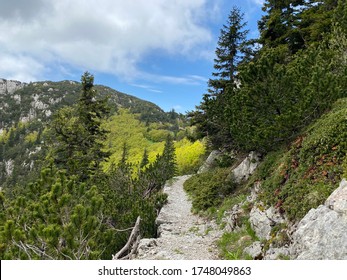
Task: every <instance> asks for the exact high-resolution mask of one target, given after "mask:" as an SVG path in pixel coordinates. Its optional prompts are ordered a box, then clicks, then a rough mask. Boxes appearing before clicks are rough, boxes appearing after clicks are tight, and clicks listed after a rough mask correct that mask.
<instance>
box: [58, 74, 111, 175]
mask: <svg viewBox="0 0 347 280" xmlns="http://www.w3.org/2000/svg"><path fill="white" fill-rule="evenodd" d="M93 83H94V77H93V76H92V75H90V74H89V73H88V72H86V73H84V75H83V76H82V92H81V95H80V98H79V102H78V104H77V106H76V107H75V108H74V107H65V108H63V109H61V110H60V111H58V113H57V114H56V115H55V117H54V119H53V122H52V132H51V133H52V136H51V138H52V139H51V145H53V146H54V148H53V149H54V150H53V151H52V157H53V160H54V162H55V164H57V166H58V167H60V168H61V169H66V170H67V172H68V174H69V175H78V176H79V178H80V179H81V180H85V179H86V178H88V177H89V176H91V175H93V174H94V173H95V172H98V171H99V166H100V163H101V162H102V161H104V160H105V158H107V157H108V156H109V154H108V153H107V152H105V151H104V150H103V144H102V141H105V139H106V133H107V131H106V130H105V129H104V128H103V127H102V126H101V122H102V120H103V119H105V118H106V117H107V114H108V108H107V105H106V102H107V100H106V99H97V93H96V91H95V90H94V88H93V87H94V85H93Z"/></svg>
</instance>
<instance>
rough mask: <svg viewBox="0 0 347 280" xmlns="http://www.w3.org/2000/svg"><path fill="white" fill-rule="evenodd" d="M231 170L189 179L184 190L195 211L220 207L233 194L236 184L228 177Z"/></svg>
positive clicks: (218, 170) (217, 170)
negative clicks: (188, 195) (189, 197)
mask: <svg viewBox="0 0 347 280" xmlns="http://www.w3.org/2000/svg"><path fill="white" fill-rule="evenodd" d="M229 173H230V169H228V168H217V169H214V170H213V171H208V172H206V173H202V174H197V175H195V176H192V177H191V178H189V179H188V180H187V181H186V182H185V184H184V189H185V190H186V191H187V192H188V193H189V194H190V196H191V198H192V204H193V210H194V211H196V212H199V211H206V210H208V209H209V208H211V207H216V206H219V205H220V204H221V203H222V201H223V198H225V196H227V195H228V194H230V193H232V192H233V191H234V190H235V188H236V184H235V183H234V182H233V181H232V180H230V178H229V177H228V175H229Z"/></svg>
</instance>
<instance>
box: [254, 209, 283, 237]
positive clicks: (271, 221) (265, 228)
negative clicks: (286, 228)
mask: <svg viewBox="0 0 347 280" xmlns="http://www.w3.org/2000/svg"><path fill="white" fill-rule="evenodd" d="M249 221H250V223H251V225H252V228H253V229H254V231H255V233H256V234H257V236H258V237H259V238H260V239H266V240H269V239H270V238H271V231H272V229H273V227H274V226H276V225H278V224H282V223H284V222H285V219H284V218H283V217H282V215H281V214H280V213H279V212H278V211H277V210H276V209H275V208H274V207H270V208H268V209H266V210H265V209H264V207H263V206H262V205H261V204H256V205H255V206H254V207H253V208H252V210H251V212H250V214H249Z"/></svg>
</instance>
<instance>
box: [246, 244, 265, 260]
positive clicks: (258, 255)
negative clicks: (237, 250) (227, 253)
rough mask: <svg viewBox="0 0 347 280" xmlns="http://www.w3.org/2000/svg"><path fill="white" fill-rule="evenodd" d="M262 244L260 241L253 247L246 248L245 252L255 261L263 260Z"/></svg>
mask: <svg viewBox="0 0 347 280" xmlns="http://www.w3.org/2000/svg"><path fill="white" fill-rule="evenodd" d="M262 249H263V247H262V244H261V242H260V241H256V242H254V243H253V244H252V245H251V246H248V247H246V248H245V249H244V250H243V252H244V253H246V254H248V255H250V256H252V258H253V259H262V258H263V257H262V255H263V253H262Z"/></svg>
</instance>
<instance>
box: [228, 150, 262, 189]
mask: <svg viewBox="0 0 347 280" xmlns="http://www.w3.org/2000/svg"><path fill="white" fill-rule="evenodd" d="M259 162H260V156H259V154H257V153H256V152H250V154H249V155H248V156H247V157H246V158H245V159H244V160H243V161H242V162H241V163H240V164H239V165H238V166H237V167H236V168H235V169H234V170H233V171H232V175H233V178H234V180H235V182H236V183H241V182H242V181H245V180H247V179H248V178H249V176H250V175H252V174H253V172H254V171H255V169H256V168H257V166H258V165H259Z"/></svg>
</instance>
